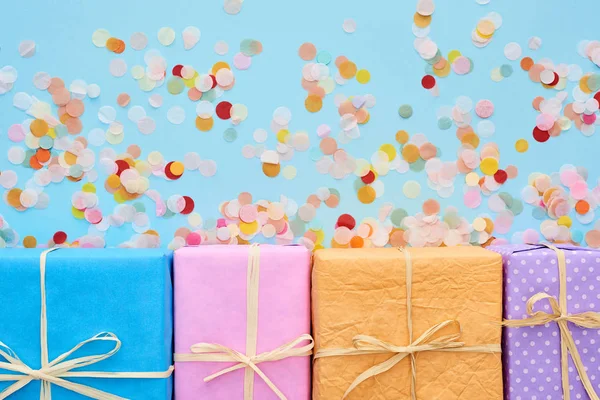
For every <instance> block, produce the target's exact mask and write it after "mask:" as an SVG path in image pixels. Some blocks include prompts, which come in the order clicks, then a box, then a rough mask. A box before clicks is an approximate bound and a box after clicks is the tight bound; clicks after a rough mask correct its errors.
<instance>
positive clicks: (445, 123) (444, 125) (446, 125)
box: [438, 117, 452, 131]
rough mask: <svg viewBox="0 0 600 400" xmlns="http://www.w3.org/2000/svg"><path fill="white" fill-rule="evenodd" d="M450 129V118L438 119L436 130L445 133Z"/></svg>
mask: <svg viewBox="0 0 600 400" xmlns="http://www.w3.org/2000/svg"><path fill="white" fill-rule="evenodd" d="M451 127H452V119H451V118H450V117H441V118H440V119H438V128H440V129H441V130H443V131H445V130H447V129H450V128H451Z"/></svg>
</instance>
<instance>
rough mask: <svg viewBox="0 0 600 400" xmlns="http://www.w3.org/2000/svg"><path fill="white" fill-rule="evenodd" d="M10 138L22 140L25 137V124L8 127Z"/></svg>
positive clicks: (15, 140)
mask: <svg viewBox="0 0 600 400" xmlns="http://www.w3.org/2000/svg"><path fill="white" fill-rule="evenodd" d="M8 138H9V139H10V140H12V141H13V142H21V141H23V140H24V139H25V130H24V129H23V125H21V124H14V125H12V126H11V127H10V128H8Z"/></svg>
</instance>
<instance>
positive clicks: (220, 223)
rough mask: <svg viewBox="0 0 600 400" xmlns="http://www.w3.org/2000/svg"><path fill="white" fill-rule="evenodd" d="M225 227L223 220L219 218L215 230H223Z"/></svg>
mask: <svg viewBox="0 0 600 400" xmlns="http://www.w3.org/2000/svg"><path fill="white" fill-rule="evenodd" d="M226 226H227V222H226V221H225V218H219V219H218V220H217V228H225V227H226Z"/></svg>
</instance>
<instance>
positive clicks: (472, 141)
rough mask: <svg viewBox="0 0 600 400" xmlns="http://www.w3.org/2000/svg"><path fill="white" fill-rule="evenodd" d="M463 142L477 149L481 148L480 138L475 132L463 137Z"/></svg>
mask: <svg viewBox="0 0 600 400" xmlns="http://www.w3.org/2000/svg"><path fill="white" fill-rule="evenodd" d="M461 142H462V144H469V145H471V146H473V148H474V149H476V148H477V147H478V146H479V136H477V134H476V133H475V132H469V133H466V134H465V135H464V136H463V137H462V139H461Z"/></svg>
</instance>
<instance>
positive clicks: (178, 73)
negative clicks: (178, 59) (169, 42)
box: [173, 64, 183, 78]
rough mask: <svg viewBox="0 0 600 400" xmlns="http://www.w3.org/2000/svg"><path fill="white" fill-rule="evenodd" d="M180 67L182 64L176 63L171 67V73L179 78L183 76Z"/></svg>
mask: <svg viewBox="0 0 600 400" xmlns="http://www.w3.org/2000/svg"><path fill="white" fill-rule="evenodd" d="M182 69H183V65H181V64H177V65H176V66H174V67H173V75H175V76H178V77H180V78H183V77H182V76H181V70H182Z"/></svg>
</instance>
